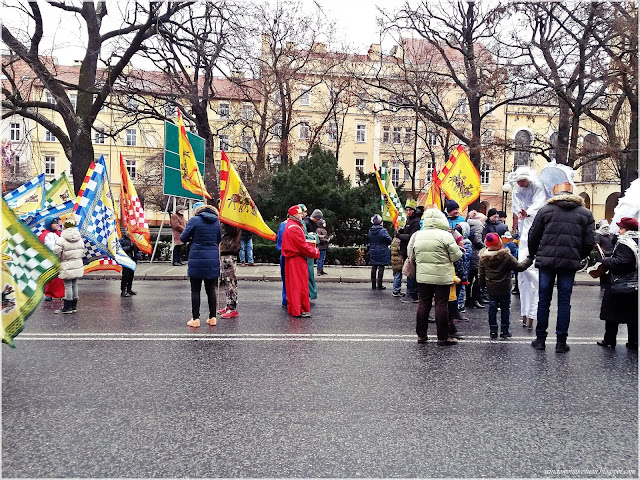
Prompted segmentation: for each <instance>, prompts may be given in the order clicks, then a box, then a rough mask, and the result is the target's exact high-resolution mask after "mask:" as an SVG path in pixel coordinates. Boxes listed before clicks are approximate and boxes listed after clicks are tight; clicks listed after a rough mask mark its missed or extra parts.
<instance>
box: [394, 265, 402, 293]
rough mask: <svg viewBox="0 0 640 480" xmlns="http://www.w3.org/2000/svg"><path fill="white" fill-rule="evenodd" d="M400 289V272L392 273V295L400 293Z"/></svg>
mask: <svg viewBox="0 0 640 480" xmlns="http://www.w3.org/2000/svg"><path fill="white" fill-rule="evenodd" d="M401 289H402V270H398V271H397V272H393V293H400V290H401Z"/></svg>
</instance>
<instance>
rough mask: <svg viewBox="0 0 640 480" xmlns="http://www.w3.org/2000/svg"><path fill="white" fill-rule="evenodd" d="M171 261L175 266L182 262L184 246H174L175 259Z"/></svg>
mask: <svg viewBox="0 0 640 480" xmlns="http://www.w3.org/2000/svg"><path fill="white" fill-rule="evenodd" d="M171 260H172V263H173V264H174V265H175V264H176V263H180V262H182V245H174V246H173V257H172V259H171Z"/></svg>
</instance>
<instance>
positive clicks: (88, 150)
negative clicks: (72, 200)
mask: <svg viewBox="0 0 640 480" xmlns="http://www.w3.org/2000/svg"><path fill="white" fill-rule="evenodd" d="M76 133H77V134H76V135H75V138H73V139H72V140H71V158H70V160H69V162H70V163H71V174H72V177H73V190H74V191H75V193H76V195H78V192H79V191H80V187H82V183H83V182H84V178H85V177H86V175H87V170H89V167H90V166H91V162H93V160H94V158H93V143H91V132H90V131H85V130H83V129H80V128H79V129H78V130H77V132H76ZM107 166H108V165H107Z"/></svg>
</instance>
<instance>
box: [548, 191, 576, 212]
mask: <svg viewBox="0 0 640 480" xmlns="http://www.w3.org/2000/svg"><path fill="white" fill-rule="evenodd" d="M551 204H556V205H558V206H559V207H560V208H564V209H567V210H570V209H573V208H577V207H584V201H583V200H582V197H580V196H579V195H574V194H572V193H570V194H566V193H562V194H560V195H555V196H553V197H551V198H550V199H549V200H547V205H551Z"/></svg>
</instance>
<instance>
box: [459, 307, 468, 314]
mask: <svg viewBox="0 0 640 480" xmlns="http://www.w3.org/2000/svg"><path fill="white" fill-rule="evenodd" d="M466 311H467V309H466V308H465V307H462V308H460V309H458V313H466Z"/></svg>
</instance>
